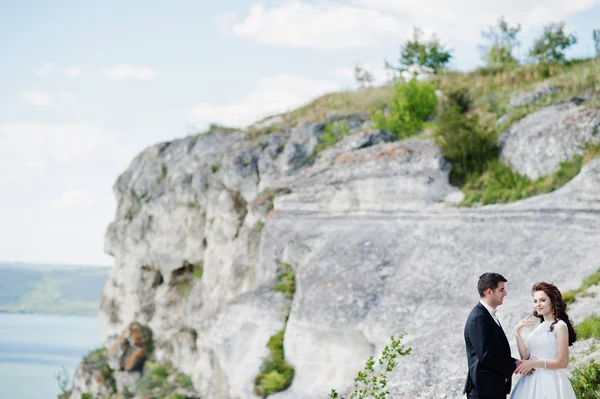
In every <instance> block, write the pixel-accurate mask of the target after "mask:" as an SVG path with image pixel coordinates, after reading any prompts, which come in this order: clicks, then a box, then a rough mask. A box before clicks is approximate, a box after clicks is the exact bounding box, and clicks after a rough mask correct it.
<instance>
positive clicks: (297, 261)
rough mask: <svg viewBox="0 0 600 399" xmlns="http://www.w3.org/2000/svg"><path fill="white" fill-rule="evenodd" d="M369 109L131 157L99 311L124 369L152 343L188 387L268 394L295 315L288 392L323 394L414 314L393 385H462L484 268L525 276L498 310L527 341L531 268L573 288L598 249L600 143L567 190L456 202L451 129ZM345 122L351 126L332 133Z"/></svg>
mask: <svg viewBox="0 0 600 399" xmlns="http://www.w3.org/2000/svg"><path fill="white" fill-rule="evenodd" d="M585 115H587V114H585ZM365 119H366V118H365V117H364V116H363V115H358V114H357V115H347V116H340V117H335V118H330V119H329V120H328V121H326V123H325V124H324V125H313V124H307V125H302V126H298V127H296V128H293V129H287V130H283V131H280V132H275V133H271V134H269V135H264V136H261V137H258V138H253V139H251V140H250V139H248V138H247V136H245V135H244V134H243V133H242V132H239V133H219V132H216V133H212V134H209V135H202V136H199V137H189V138H185V139H181V140H176V141H173V142H170V143H163V144H159V145H156V146H153V147H151V148H148V149H147V150H145V151H144V152H142V153H141V154H140V155H139V156H138V157H137V158H136V159H135V160H133V162H132V163H131V165H130V167H129V168H128V169H127V170H126V171H125V172H124V173H123V174H122V175H121V176H120V177H119V179H118V180H117V182H116V184H115V186H114V191H115V195H116V196H117V198H118V203H119V206H118V210H117V214H116V217H115V220H114V222H113V223H112V224H111V225H110V227H109V228H108V231H107V234H106V252H108V253H109V254H111V255H113V256H114V258H115V264H114V266H113V268H112V270H111V273H110V279H109V282H108V283H107V285H106V287H105V289H104V293H103V297H102V303H101V309H100V315H99V317H100V321H101V326H102V332H103V335H104V344H105V347H106V348H107V349H108V364H109V365H110V368H111V369H112V370H113V371H114V372H113V375H114V378H115V379H116V386H117V387H120V388H122V387H134V386H135V384H136V381H137V380H138V379H139V378H140V376H141V374H140V373H139V367H137V368H136V364H137V365H139V364H140V363H136V362H141V364H143V361H144V359H145V358H146V357H147V356H150V353H152V356H153V357H154V358H155V359H156V361H158V362H165V363H170V364H172V365H173V366H174V367H175V368H176V369H177V370H178V371H179V372H181V373H183V374H186V375H189V376H191V379H192V382H193V389H192V391H190V392H188V393H187V395H188V396H190V397H191V396H193V395H196V396H197V397H201V398H219V399H221V398H223V399H225V398H255V397H256V396H255V394H254V393H253V388H254V379H255V377H256V375H257V374H258V373H259V370H260V367H261V364H262V363H263V359H264V358H265V357H266V356H268V355H269V350H268V348H267V347H266V344H267V342H268V341H269V339H270V337H272V336H273V335H275V334H276V333H277V332H279V331H281V330H282V329H284V328H285V334H284V349H285V360H286V362H288V363H289V364H291V365H292V366H293V367H294V368H295V378H294V380H293V383H292V385H291V386H290V387H289V388H288V389H287V390H285V391H283V392H281V393H277V394H275V395H272V397H273V398H276V399H277V398H290V399H309V398H324V397H325V396H326V395H327V393H328V392H329V391H330V390H331V388H336V389H337V390H338V391H340V392H344V391H347V390H348V389H349V388H350V386H351V385H352V382H353V377H354V376H355V375H356V372H357V371H358V370H359V369H361V368H362V366H363V365H364V362H365V360H366V358H367V357H369V356H371V355H377V354H378V353H379V352H380V351H381V349H382V348H383V346H385V345H386V344H387V343H388V340H389V336H390V335H392V334H398V333H400V332H402V331H406V333H407V336H406V339H405V342H406V344H407V345H408V346H410V347H412V348H413V352H412V354H411V355H410V356H408V357H405V358H402V359H401V360H400V364H399V366H398V368H397V369H396V371H395V372H394V373H393V375H391V376H390V380H389V388H390V391H391V393H392V397H394V398H418V397H423V398H434V397H435V398H454V397H460V393H461V391H462V382H463V381H464V373H465V370H466V359H465V355H464V344H463V339H462V329H463V326H464V320H465V318H466V316H467V315H468V313H469V311H470V310H471V308H472V307H473V306H474V305H475V304H476V302H477V301H478V295H477V292H476V288H475V286H476V281H477V278H478V276H479V275H480V274H481V273H483V272H485V271H497V272H500V273H502V274H503V275H504V276H505V277H507V278H508V280H509V281H508V283H507V287H508V292H509V297H508V298H507V300H506V304H505V305H503V306H502V307H501V310H500V311H499V314H500V320H501V322H502V324H503V326H504V328H505V330H506V331H507V334H508V336H509V339H511V341H514V340H513V339H512V335H511V331H512V326H513V325H515V324H516V323H517V321H518V320H519V319H520V318H521V317H522V316H524V315H525V314H526V313H527V312H528V311H529V310H530V308H531V304H530V301H531V299H530V294H529V288H530V287H531V285H532V283H533V282H536V281H540V280H546V281H550V282H555V283H557V284H558V285H559V286H560V288H562V289H570V288H575V287H576V286H579V284H580V282H581V280H582V279H583V278H584V277H585V276H586V275H588V274H590V273H592V272H593V271H595V270H596V269H597V268H598V267H599V265H600V263H599V259H600V235H598V231H599V229H600V213H599V211H600V159H596V160H594V161H592V162H590V163H589V164H587V165H586V166H585V167H584V169H583V170H582V171H581V173H580V175H579V176H578V177H577V178H576V179H574V180H573V181H572V182H570V183H569V184H568V185H567V186H565V187H563V188H562V189H560V190H558V191H556V192H554V193H551V194H547V195H543V196H538V197H534V198H530V199H528V200H525V201H521V202H517V203H513V204H510V205H493V206H486V207H479V208H469V209H466V208H457V207H456V206H454V205H453V204H454V203H455V202H457V200H458V201H460V197H461V193H460V191H458V189H457V188H455V187H453V186H451V185H450V184H449V183H448V177H447V176H448V170H449V168H450V165H449V164H448V163H447V162H446V161H445V159H444V158H443V156H442V155H441V153H440V151H439V149H438V148H437V147H436V146H435V145H433V144H432V143H430V142H428V141H419V140H408V141H402V142H393V141H392V138H391V136H390V135H389V134H387V133H386V132H382V131H377V130H372V128H371V125H370V123H369V122H368V121H366V120H365ZM586 123H587V122H586ZM329 125H333V126H339V125H343V126H344V136H345V137H344V138H343V139H342V140H341V141H339V142H338V143H337V144H336V145H335V146H333V147H331V148H328V149H325V150H323V151H320V150H321V149H322V146H320V144H321V143H322V135H323V131H324V129H325V128H326V126H329ZM514 134H516V133H514V131H513V133H510V134H507V138H506V140H508V139H510V137H513V136H514ZM578 143H579V142H578ZM505 148H506V150H505V151H507V152H506V154H508V153H509V152H510V151H509V148H510V147H509V145H508V144H506V147H505ZM507 156H508V155H507ZM283 264H289V265H291V266H292V268H293V271H294V274H295V281H296V291H295V295H294V297H293V300H292V302H291V307H290V306H289V305H288V304H287V302H286V298H285V295H284V294H282V293H281V292H278V291H277V290H275V289H274V286H275V284H276V281H277V274H278V270H280V268H281V265H283ZM590 300H592V301H593V300H594V299H590ZM588 306H589V305H588ZM288 314H289V318H288V317H287V316H288ZM579 314H581V317H583V314H584V312H582V311H580V312H579V313H578V315H579ZM578 317H579V316H578ZM286 319H287V323H286ZM133 322H135V323H139V326H145V327H144V328H146V327H147V328H149V330H150V331H151V335H152V341H153V345H152V347H151V348H150V347H148V346H146V345H141V344H140V345H137V344H136V340H135V339H133V338H132V339H129V341H127V338H126V337H127V336H128V335H127V334H130V335H131V329H132V327H131V326H132V324H131V323H133ZM134 326H138V324H134ZM124 332H125V333H126V334H125V335H124ZM126 342H131V344H126ZM127 345H129V346H127ZM514 350H515V353H516V348H514ZM140 359H141V360H140ZM80 374H81V375H82V376H81V377H80V379H83V380H85V379H86V378H87V380H88V383H87V384H79V385H78V384H75V385H74V386H75V387H79V386H82V387H87V389H90V388H89V387H90V386H91V385H93V384H90V383H89V380H90V378H91V377H90V376H89V373H88V374H85V373H80ZM86 375H87V377H86ZM96 385H98V384H96ZM83 389H84V388H81V389H79V388H77V389H74V391H73V393H72V396H71V397H72V398H75V397H77V398H78V397H79V396H76V395H78V394H79V393H81V392H82V391H83Z"/></svg>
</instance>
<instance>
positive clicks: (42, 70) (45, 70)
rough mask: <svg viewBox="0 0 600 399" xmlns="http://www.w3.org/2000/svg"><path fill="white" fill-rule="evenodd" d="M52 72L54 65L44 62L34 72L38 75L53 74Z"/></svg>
mask: <svg viewBox="0 0 600 399" xmlns="http://www.w3.org/2000/svg"><path fill="white" fill-rule="evenodd" d="M54 70H55V68H54V65H52V64H50V63H48V62H46V63H44V64H43V65H42V66H41V67H39V68H38V69H37V70H36V73H37V74H38V75H47V74H49V73H52V72H54Z"/></svg>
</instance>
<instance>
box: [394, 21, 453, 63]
mask: <svg viewBox="0 0 600 399" xmlns="http://www.w3.org/2000/svg"><path fill="white" fill-rule="evenodd" d="M451 58H452V54H451V52H450V50H448V49H446V47H445V46H444V45H442V44H441V43H440V41H439V39H438V38H437V36H436V35H433V36H431V38H430V39H429V40H425V39H424V37H423V31H422V30H421V29H420V28H418V27H415V28H414V31H413V37H412V39H409V40H407V41H406V43H404V45H403V46H402V47H401V49H400V59H399V60H398V61H399V65H398V66H394V65H391V64H390V63H388V62H387V61H386V63H385V65H386V68H388V69H392V70H395V71H400V72H403V71H407V70H408V68H409V67H411V66H413V65H418V66H420V67H427V68H431V69H432V70H433V71H434V72H435V73H437V72H438V71H439V70H440V69H442V68H444V67H445V66H446V64H448V62H450V59H451Z"/></svg>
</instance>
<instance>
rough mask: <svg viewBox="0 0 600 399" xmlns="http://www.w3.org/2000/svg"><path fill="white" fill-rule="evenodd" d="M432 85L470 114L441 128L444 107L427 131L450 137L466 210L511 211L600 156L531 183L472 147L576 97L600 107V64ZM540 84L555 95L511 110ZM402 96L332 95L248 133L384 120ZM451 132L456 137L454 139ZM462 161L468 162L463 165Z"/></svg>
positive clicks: (501, 72) (592, 149)
mask: <svg viewBox="0 0 600 399" xmlns="http://www.w3.org/2000/svg"><path fill="white" fill-rule="evenodd" d="M430 83H433V85H434V86H435V87H437V88H439V89H440V90H441V91H442V92H444V93H445V94H446V95H447V96H449V97H450V98H451V96H452V95H453V93H459V95H460V96H462V97H464V98H463V100H465V104H466V109H465V110H463V112H465V111H466V114H464V115H462V116H457V117H456V118H455V119H452V118H450V119H448V118H446V120H443V119H444V118H441V116H440V115H441V110H440V108H443V107H438V117H437V118H436V117H434V118H432V119H431V120H428V122H427V123H428V124H429V126H428V128H429V129H427V130H428V131H437V132H438V133H437V136H438V137H437V138H439V136H445V139H446V140H445V141H446V143H447V145H446V146H445V147H446V148H442V150H443V151H444V155H446V157H447V158H448V159H450V160H451V161H452V163H453V167H452V171H451V173H450V179H451V181H452V183H453V184H456V185H458V186H459V187H460V188H461V189H462V190H463V192H464V193H465V200H464V201H463V202H462V203H461V205H462V206H472V205H479V204H482V205H486V204H493V203H507V202H513V201H518V200H521V199H524V198H528V197H531V196H534V195H538V194H543V193H548V192H551V191H554V190H556V189H558V188H560V187H562V186H563V185H564V184H566V183H567V182H568V181H570V180H571V179H572V178H573V177H575V176H576V175H577V174H578V173H579V171H580V170H581V168H582V166H583V165H584V164H585V163H586V162H588V161H589V160H591V159H593V158H594V157H596V156H598V155H600V147H598V146H589V147H587V148H586V149H585V154H584V155H583V156H576V157H574V158H573V159H571V160H570V161H568V162H564V163H563V164H561V165H560V168H559V169H558V170H557V171H556V172H554V173H553V174H551V175H549V176H545V177H543V178H540V179H538V180H535V181H533V180H531V179H528V178H527V177H525V176H522V175H519V174H518V173H516V172H515V171H513V170H511V168H509V167H508V166H506V165H504V164H502V163H501V162H500V161H499V159H498V151H497V149H496V151H491V150H490V151H489V153H488V154H480V153H481V152H482V151H481V149H477V148H474V147H477V144H474V143H473V138H474V137H478V140H479V141H480V142H481V143H490V142H494V143H495V142H496V141H497V137H498V136H499V135H500V134H501V133H502V131H504V130H505V129H506V128H508V127H509V126H510V125H511V124H512V123H514V122H516V121H518V120H519V119H521V118H523V117H524V116H526V115H529V114H531V113H533V112H535V111H537V110H539V109H541V108H543V107H546V106H548V105H551V104H556V103H560V102H564V101H568V100H570V99H571V98H573V97H574V96H584V97H586V98H587V101H586V102H584V106H585V107H600V57H599V58H596V59H585V60H573V61H570V62H569V63H568V64H567V65H517V66H510V67H504V68H497V69H489V68H480V69H477V70H475V71H473V72H469V73H461V72H453V71H444V72H441V73H440V74H439V75H438V76H436V77H435V78H433V79H432V80H431V81H430ZM541 84H544V85H547V86H549V87H551V88H552V89H553V91H552V92H550V93H549V94H546V95H545V96H543V97H542V98H540V99H538V101H537V102H535V103H532V104H528V105H523V106H519V107H514V108H511V107H509V102H510V100H511V99H512V98H513V97H514V96H516V95H519V94H523V93H525V92H528V91H530V90H533V89H535V88H536V87H538V86H540V85H541ZM396 93H398V91H397V90H396V88H395V87H394V85H391V84H390V85H386V86H381V87H369V88H362V89H359V90H356V91H346V92H341V93H331V94H327V95H325V96H322V97H319V98H317V99H316V100H314V101H313V102H311V103H309V104H307V105H305V106H303V107H300V108H298V109H296V110H293V111H291V112H288V113H285V114H281V115H279V119H280V121H279V122H278V123H276V124H274V125H271V126H268V127H266V128H264V129H263V130H261V131H256V130H252V128H250V131H249V134H250V135H252V137H257V136H260V134H266V133H271V132H275V131H278V130H280V129H281V126H282V125H296V124H298V123H301V122H312V123H322V122H323V121H324V120H325V119H326V118H327V117H328V116H330V115H332V114H334V113H342V114H343V113H351V112H365V111H366V112H369V113H370V114H371V115H377V114H379V115H380V114H381V111H382V110H383V109H386V108H387V109H388V110H389V111H393V109H392V110H390V105H391V104H393V103H394V95H395V94H396ZM442 104H443V102H442ZM392 108H393V107H392ZM392 114H393V112H392ZM388 115H389V114H388ZM394 115H395V114H394ZM394 115H390V118H392V119H393V117H394ZM500 117H503V119H504V122H503V123H502V124H501V125H499V126H497V125H496V124H497V121H498V119H499V118H500ZM396 119H402V118H396ZM444 123H446V125H444ZM452 129H455V130H456V132H454V133H452ZM440 132H444V133H442V134H440ZM422 133H423V131H421V132H413V133H410V134H409V135H417V136H419V135H422ZM397 136H398V135H397ZM400 136H401V137H404V136H402V135H400ZM338 139H339V135H331V134H328V131H326V130H325V131H324V134H323V137H322V138H321V140H322V143H321V146H320V148H319V149H324V148H327V147H328V146H331V145H334V144H335V142H336V141H337V140H338ZM461 140H462V141H461ZM473 151H475V152H473ZM450 152H453V153H454V157H452V156H451V155H449V154H450ZM482 155H486V156H482ZM461 160H463V161H465V162H463V164H461V163H460V161H461ZM466 161H468V162H466Z"/></svg>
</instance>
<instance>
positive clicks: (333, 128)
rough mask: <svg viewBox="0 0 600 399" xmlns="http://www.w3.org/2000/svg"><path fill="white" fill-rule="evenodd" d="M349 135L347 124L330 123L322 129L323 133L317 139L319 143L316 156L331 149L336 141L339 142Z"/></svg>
mask: <svg viewBox="0 0 600 399" xmlns="http://www.w3.org/2000/svg"><path fill="white" fill-rule="evenodd" d="M349 133H350V128H349V127H348V123H346V122H343V123H335V122H334V123H330V124H328V125H325V126H324V127H323V133H322V134H321V137H320V138H319V141H320V143H319V144H318V145H317V147H316V149H315V152H316V153H317V154H318V153H319V152H321V151H323V150H325V149H327V148H330V147H333V146H334V145H335V144H336V143H337V142H338V141H340V140H341V139H342V138H343V137H344V136H347V135H348V134H349Z"/></svg>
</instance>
